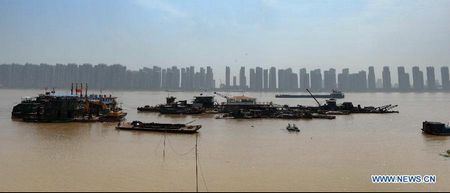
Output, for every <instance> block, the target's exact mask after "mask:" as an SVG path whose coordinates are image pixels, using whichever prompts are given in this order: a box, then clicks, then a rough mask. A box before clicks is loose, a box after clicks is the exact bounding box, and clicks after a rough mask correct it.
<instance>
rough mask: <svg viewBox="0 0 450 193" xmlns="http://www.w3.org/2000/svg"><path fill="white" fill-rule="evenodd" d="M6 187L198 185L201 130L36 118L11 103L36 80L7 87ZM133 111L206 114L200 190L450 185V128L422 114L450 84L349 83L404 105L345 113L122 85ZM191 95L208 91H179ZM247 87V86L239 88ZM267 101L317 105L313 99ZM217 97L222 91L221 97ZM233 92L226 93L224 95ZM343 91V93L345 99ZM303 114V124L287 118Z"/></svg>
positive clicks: (1, 101) (437, 110)
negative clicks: (170, 102)
mask: <svg viewBox="0 0 450 193" xmlns="http://www.w3.org/2000/svg"><path fill="white" fill-rule="evenodd" d="M0 92H1V94H0V147H1V148H0V171H2V172H0V191H8V190H12V191H17V190H24V191H26V190H38V191H45V190H51V191H58V190H62V191H64V190H65V191H68V190H71V191H89V190H92V191H105V190H112V191H195V155H194V152H193V147H194V145H195V135H181V134H164V133H152V132H136V131H118V130H116V129H115V128H114V127H115V125H116V124H114V123H68V124H67V123H64V124H35V123H22V122H16V121H12V120H11V119H10V111H11V108H12V106H13V105H14V104H15V103H17V102H19V100H20V97H21V96H26V95H28V96H32V95H34V94H35V93H37V92H38V91H33V90H0ZM113 94H114V95H116V96H119V99H120V100H121V102H123V107H124V109H127V111H128V113H129V114H128V120H141V121H146V122H151V121H155V122H167V123H187V122H190V121H192V120H195V124H201V125H202V129H200V133H199V158H200V170H201V173H202V174H203V176H204V177H205V182H206V185H205V183H203V181H202V180H201V178H200V180H201V181H200V190H201V191H205V190H206V186H207V187H208V190H209V191H227V190H228V191H295V190H297V191H330V190H340V191H357V190H361V191H387V190H394V191H412V190H414V191H429V190H433V191H444V190H446V191H449V190H450V185H449V184H448V183H447V181H448V180H447V179H449V178H450V172H449V171H450V170H449V169H448V168H449V167H448V166H449V164H450V160H449V158H445V157H442V156H440V155H439V154H440V153H442V152H445V151H446V150H447V149H450V137H445V136H444V137H443V136H430V135H424V134H422V132H421V130H420V128H421V126H422V121H424V120H430V121H433V120H434V121H442V122H446V121H448V120H449V119H450V118H449V112H448V109H450V97H449V96H450V94H446V93H433V94H426V93H425V94H419V93H390V94H384V93H375V94H374V93H346V97H347V98H346V99H344V100H343V101H352V102H354V103H356V104H361V105H363V106H366V105H376V106H378V105H384V104H398V105H399V108H398V110H399V111H400V113H399V114H389V115H349V116H338V117H337V118H336V119H335V120H278V119H271V120H267V119H266V120H264V119H257V120H232V119H215V118H214V117H215V116H214V115H189V116H180V115H158V114H155V113H137V112H136V110H135V109H136V107H138V106H142V105H145V104H149V105H155V104H158V103H164V102H165V97H166V96H167V93H165V92H113ZM170 94H172V95H175V96H176V97H177V98H179V99H188V100H189V99H190V98H191V97H192V96H193V95H194V94H198V93H177V92H173V93H170ZM236 94H242V93H236ZM246 94H247V95H251V96H255V97H258V99H259V100H260V101H273V102H274V103H278V104H291V105H295V104H307V105H315V102H314V101H313V100H311V99H276V98H274V93H246ZM216 98H217V97H216ZM217 99H218V100H220V101H223V99H221V98H217ZM343 101H342V102H343ZM288 123H295V124H296V125H297V126H298V127H299V129H300V130H301V132H300V133H289V132H287V131H286V129H285V127H286V125H287V124H288ZM373 174H420V175H425V174H433V175H437V177H438V183H437V184H433V185H426V184H404V185H398V184H397V185H394V184H391V185H380V184H376V185H375V184H371V182H370V175H373Z"/></svg>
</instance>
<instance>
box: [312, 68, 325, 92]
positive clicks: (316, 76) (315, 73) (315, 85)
mask: <svg viewBox="0 0 450 193" xmlns="http://www.w3.org/2000/svg"><path fill="white" fill-rule="evenodd" d="M309 74H310V76H311V90H313V91H321V90H322V85H323V84H322V73H321V71H320V69H316V70H312V71H311V72H310V73H309Z"/></svg>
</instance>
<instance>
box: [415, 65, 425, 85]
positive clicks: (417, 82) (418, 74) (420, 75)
mask: <svg viewBox="0 0 450 193" xmlns="http://www.w3.org/2000/svg"><path fill="white" fill-rule="evenodd" d="M412 75H413V88H414V90H416V91H420V90H423V89H424V88H425V86H424V79H423V72H422V71H420V68H419V67H418V66H414V67H413V68H412Z"/></svg>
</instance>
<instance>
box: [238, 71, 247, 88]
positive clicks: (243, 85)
mask: <svg viewBox="0 0 450 193" xmlns="http://www.w3.org/2000/svg"><path fill="white" fill-rule="evenodd" d="M239 87H240V88H241V89H247V79H246V77H245V67H241V70H240V71H239Z"/></svg>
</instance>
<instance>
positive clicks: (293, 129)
mask: <svg viewBox="0 0 450 193" xmlns="http://www.w3.org/2000/svg"><path fill="white" fill-rule="evenodd" d="M286 129H287V130H288V131H292V132H300V129H298V127H297V126H295V124H292V125H291V124H290V123H289V124H288V126H287V127H286Z"/></svg>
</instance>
